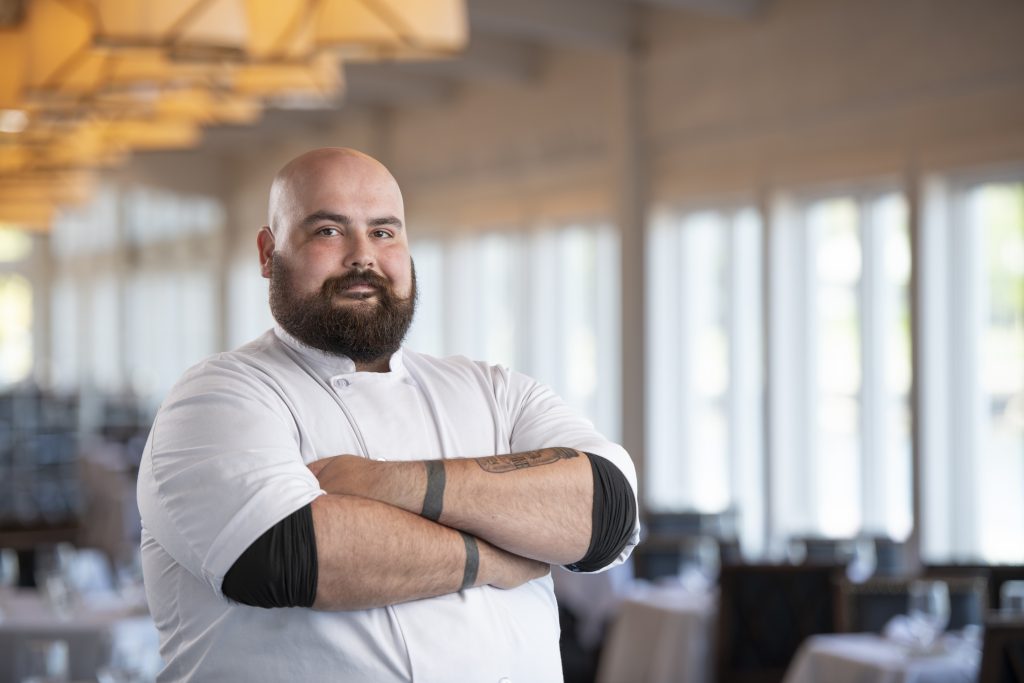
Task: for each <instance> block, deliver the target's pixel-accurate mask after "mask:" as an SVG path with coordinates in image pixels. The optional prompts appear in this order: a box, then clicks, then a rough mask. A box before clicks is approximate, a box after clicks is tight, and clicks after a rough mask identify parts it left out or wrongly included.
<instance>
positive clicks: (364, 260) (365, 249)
mask: <svg viewBox="0 0 1024 683" xmlns="http://www.w3.org/2000/svg"><path fill="white" fill-rule="evenodd" d="M375 265H376V258H375V256H374V252H373V244H372V243H371V242H370V240H369V239H368V238H367V237H366V236H365V235H355V236H354V237H353V239H352V242H351V243H350V247H349V249H348V253H346V254H345V266H346V267H348V268H355V269H356V270H367V269H370V268H373V267H374V266H375Z"/></svg>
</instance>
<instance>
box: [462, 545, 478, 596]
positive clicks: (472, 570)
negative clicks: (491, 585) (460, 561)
mask: <svg viewBox="0 0 1024 683" xmlns="http://www.w3.org/2000/svg"><path fill="white" fill-rule="evenodd" d="M459 535H461V536H462V542H463V543H465V544H466V569H465V570H464V571H463V572H462V587H461V588H459V590H460V591H464V590H466V589H467V588H472V587H473V584H474V583H476V573H477V570H479V569H480V549H479V548H477V546H476V538H474V537H473V536H470V535H469V534H467V533H466V532H465V531H460V532H459Z"/></svg>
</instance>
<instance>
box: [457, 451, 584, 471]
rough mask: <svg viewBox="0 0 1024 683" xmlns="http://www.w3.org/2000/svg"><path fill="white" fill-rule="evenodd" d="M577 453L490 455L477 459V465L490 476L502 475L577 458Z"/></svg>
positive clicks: (540, 452)
mask: <svg viewBox="0 0 1024 683" xmlns="http://www.w3.org/2000/svg"><path fill="white" fill-rule="evenodd" d="M579 455H580V454H579V453H578V452H577V451H574V450H573V449H571V448H542V449H540V450H539V451H529V452H527V453H513V454H511V455H492V456H490V457H487V458H479V459H478V460H477V463H478V464H479V465H480V467H482V468H483V469H484V470H486V471H487V472H491V473H492V474H503V473H505V472H514V471H516V470H525V469H527V468H530V467H540V466H541V465H550V464H551V463H553V462H558V461H559V460H568V459H569V458H578V457H579Z"/></svg>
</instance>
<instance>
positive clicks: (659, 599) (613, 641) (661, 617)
mask: <svg viewBox="0 0 1024 683" xmlns="http://www.w3.org/2000/svg"><path fill="white" fill-rule="evenodd" d="M716 613H717V598H716V597H715V595H714V594H710V593H689V592H686V591H684V590H682V589H681V588H679V587H677V586H673V587H661V586H649V587H646V588H641V589H637V590H636V591H635V593H634V594H633V595H632V596H631V597H629V598H627V599H625V600H623V602H622V604H621V606H620V610H619V614H618V616H617V617H616V619H615V621H614V622H613V624H612V628H611V631H610V633H609V634H608V640H607V642H606V643H605V647H604V650H603V651H602V653H601V663H600V665H599V667H598V672H597V680H598V683H708V681H710V680H711V676H710V674H711V665H712V660H711V653H712V643H713V634H714V621H715V615H716Z"/></svg>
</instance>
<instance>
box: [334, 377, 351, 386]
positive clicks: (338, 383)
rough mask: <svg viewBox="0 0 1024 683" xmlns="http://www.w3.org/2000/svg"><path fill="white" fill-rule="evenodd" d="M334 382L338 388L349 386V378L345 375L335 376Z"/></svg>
mask: <svg viewBox="0 0 1024 683" xmlns="http://www.w3.org/2000/svg"><path fill="white" fill-rule="evenodd" d="M332 382H333V384H334V387H335V388H336V389H344V388H345V387H347V386H348V380H347V379H345V378H344V377H335V378H334V379H333V380H332Z"/></svg>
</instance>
